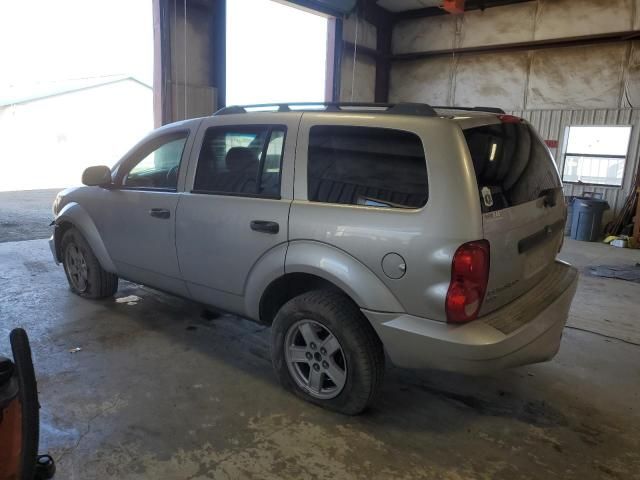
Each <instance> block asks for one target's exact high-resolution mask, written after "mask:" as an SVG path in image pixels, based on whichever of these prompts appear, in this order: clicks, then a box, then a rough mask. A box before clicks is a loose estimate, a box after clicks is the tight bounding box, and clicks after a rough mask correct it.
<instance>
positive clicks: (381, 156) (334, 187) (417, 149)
mask: <svg viewBox="0 0 640 480" xmlns="http://www.w3.org/2000/svg"><path fill="white" fill-rule="evenodd" d="M308 162H309V165H308V196H309V200H311V201H313V202H326V203H343V204H351V205H368V206H375V207H391V208H418V207H422V206H423V205H425V203H426V202H427V197H428V186H427V164H426V160H425V156H424V148H423V146H422V142H421V141H420V138H419V137H418V136H417V135H415V134H413V133H409V132H402V131H398V130H388V129H383V128H370V127H339V126H315V127H312V128H311V133H310V136H309V155H308Z"/></svg>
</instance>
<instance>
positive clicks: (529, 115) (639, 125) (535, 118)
mask: <svg viewBox="0 0 640 480" xmlns="http://www.w3.org/2000/svg"><path fill="white" fill-rule="evenodd" d="M511 113H512V114H513V115H517V116H519V117H522V118H525V119H527V120H528V121H529V122H530V123H531V124H532V125H533V126H534V127H535V128H536V130H538V132H539V133H540V135H541V136H542V138H543V139H545V140H557V141H558V148H557V149H556V148H552V149H551V152H552V153H553V155H554V156H555V158H556V163H557V165H558V170H559V171H560V173H562V170H563V168H564V153H565V144H566V131H567V127H569V126H571V125H631V126H633V130H632V132H631V141H630V143H629V152H628V155H627V163H626V166H625V170H624V179H623V186H622V188H614V187H594V186H590V185H589V186H582V185H576V184H565V186H564V193H565V195H581V194H582V193H583V192H585V191H589V192H601V193H602V194H603V197H604V198H605V199H606V200H607V201H608V202H609V205H610V206H611V210H610V211H609V212H608V213H607V215H606V216H605V219H608V218H611V217H613V215H615V214H617V213H618V211H619V210H620V209H621V208H622V206H623V205H624V202H625V200H626V198H627V196H628V195H629V193H630V192H631V191H632V188H633V183H634V179H635V176H636V171H637V169H638V163H639V161H640V148H639V143H640V109H639V108H633V109H632V108H623V109H603V110H524V111H514V112H511Z"/></svg>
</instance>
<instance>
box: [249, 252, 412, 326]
mask: <svg viewBox="0 0 640 480" xmlns="http://www.w3.org/2000/svg"><path fill="white" fill-rule="evenodd" d="M284 270H285V273H284V274H283V275H281V276H279V277H277V278H275V279H273V280H272V281H271V282H270V283H269V284H268V286H267V287H266V288H265V289H264V291H263V293H262V295H261V296H260V300H259V304H258V306H257V312H256V313H257V315H256V316H257V317H258V318H259V320H260V321H261V322H263V323H266V324H271V322H272V321H273V319H274V317H275V315H276V313H277V312H278V310H279V309H280V307H282V305H284V304H285V303H286V302H287V301H289V300H290V299H291V298H293V297H295V296H298V295H300V294H302V293H305V292H307V291H310V290H316V289H329V290H335V291H339V292H341V293H342V294H344V295H345V296H346V297H348V298H349V299H350V300H351V301H353V303H354V304H356V305H357V306H358V307H359V308H367V309H370V310H375V311H384V312H402V311H404V310H403V308H402V305H401V304H400V302H399V301H398V300H397V299H396V298H395V296H394V295H393V293H391V291H390V290H389V289H388V288H387V287H386V285H384V283H383V282H382V281H381V280H380V279H379V278H378V277H377V276H376V275H375V273H373V272H372V271H371V270H370V269H369V268H367V267H366V266H365V265H363V264H362V263H361V262H359V261H358V260H357V259H355V258H354V257H352V256H351V255H349V254H348V253H346V252H344V251H342V250H339V249H337V248H335V247H332V246H330V245H327V244H323V243H320V242H313V241H295V242H291V243H290V244H289V246H288V249H287V252H286V261H285V269H284Z"/></svg>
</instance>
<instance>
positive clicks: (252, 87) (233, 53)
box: [226, 0, 328, 105]
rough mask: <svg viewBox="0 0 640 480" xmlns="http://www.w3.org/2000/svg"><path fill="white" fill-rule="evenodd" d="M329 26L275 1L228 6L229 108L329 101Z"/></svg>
mask: <svg viewBox="0 0 640 480" xmlns="http://www.w3.org/2000/svg"><path fill="white" fill-rule="evenodd" d="M327 24H328V19H327V18H326V17H324V16H321V15H319V14H314V13H310V12H308V11H305V10H301V9H298V8H295V7H291V6H287V5H283V4H280V3H277V2H275V1H272V0H234V1H233V2H227V80H226V89H227V91H226V103H227V105H242V104H244V105H246V104H259V103H277V102H322V101H324V100H325V78H326V58H327Z"/></svg>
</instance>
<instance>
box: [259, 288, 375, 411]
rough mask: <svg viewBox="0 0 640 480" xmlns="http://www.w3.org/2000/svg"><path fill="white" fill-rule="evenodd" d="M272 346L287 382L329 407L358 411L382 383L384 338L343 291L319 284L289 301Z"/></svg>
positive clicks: (275, 327)
mask: <svg viewBox="0 0 640 480" xmlns="http://www.w3.org/2000/svg"><path fill="white" fill-rule="evenodd" d="M271 348H272V351H271V355H272V360H273V366H274V369H275V371H276V374H277V375H278V377H279V379H280V382H281V383H282V385H283V387H284V388H286V389H287V390H290V391H292V392H293V393H295V394H296V395H298V396H299V397H301V398H303V399H305V400H307V401H309V402H312V403H315V404H316V405H320V406H322V407H324V408H327V409H330V410H334V411H337V412H340V413H344V414H347V415H357V414H359V413H361V412H362V411H364V410H365V409H366V408H367V407H368V406H369V405H371V403H372V402H373V401H374V399H375V397H376V395H377V394H378V391H379V389H380V386H381V384H382V379H383V377H384V351H383V347H382V343H381V342H380V339H379V338H378V336H377V335H376V333H375V331H374V330H373V328H372V327H371V325H370V324H369V323H368V321H367V320H366V318H364V317H363V315H362V313H361V312H360V310H359V309H358V307H357V306H356V305H355V304H354V303H353V302H352V301H351V300H350V299H349V298H347V297H346V296H345V295H343V294H341V293H340V292H333V291H329V290H315V291H311V292H307V293H304V294H302V295H300V296H298V297H295V298H293V299H291V300H290V301H289V302H287V303H286V304H285V305H284V306H283V307H282V308H281V309H280V311H279V312H278V314H277V315H276V318H275V320H274V322H273V326H272V347H271Z"/></svg>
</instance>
